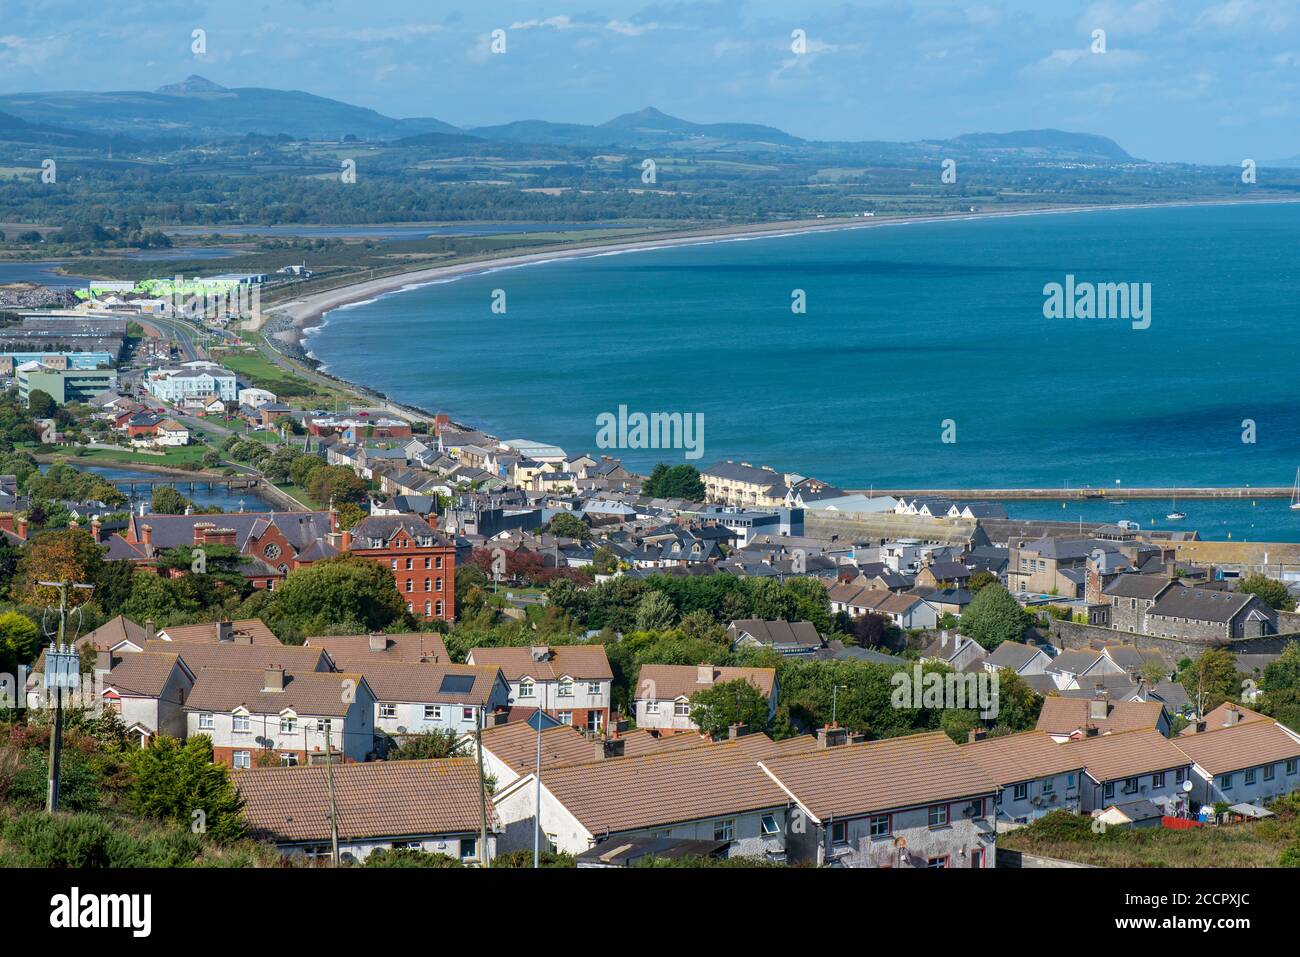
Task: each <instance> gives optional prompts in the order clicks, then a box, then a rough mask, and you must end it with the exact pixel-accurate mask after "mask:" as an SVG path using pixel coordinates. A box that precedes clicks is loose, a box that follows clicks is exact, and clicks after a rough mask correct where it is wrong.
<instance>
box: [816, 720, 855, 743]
mask: <svg viewBox="0 0 1300 957" xmlns="http://www.w3.org/2000/svg"><path fill="white" fill-rule="evenodd" d="M848 740H849V732H848V729H847V728H841V727H839V726H838V725H836V726H834V727H832V726H831V725H829V724H828V725H826V726H825V727H824V728H820V729H818V731H817V747H819V748H837V747H839V746H840V745H842V744H847V743H848Z"/></svg>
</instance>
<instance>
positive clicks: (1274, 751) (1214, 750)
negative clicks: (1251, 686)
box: [1174, 718, 1300, 775]
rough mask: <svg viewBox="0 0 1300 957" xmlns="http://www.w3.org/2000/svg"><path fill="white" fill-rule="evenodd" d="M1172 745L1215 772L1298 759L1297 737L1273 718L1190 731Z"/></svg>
mask: <svg viewBox="0 0 1300 957" xmlns="http://www.w3.org/2000/svg"><path fill="white" fill-rule="evenodd" d="M1174 746H1175V747H1177V748H1178V750H1179V751H1181V752H1182V753H1183V754H1185V755H1187V756H1188V757H1189V758H1191V759H1192V760H1193V761H1195V762H1196V763H1197V764H1199V765H1200V766H1201V767H1203V768H1204V769H1205V770H1206V771H1208V772H1209V773H1210V774H1214V775H1219V774H1227V773H1228V772H1229V771H1241V770H1244V769H1246V768H1253V767H1257V766H1258V765H1261V764H1275V763H1277V762H1279V761H1290V760H1292V759H1295V758H1300V737H1297V736H1296V735H1294V734H1292V733H1291V732H1289V731H1287V730H1286V729H1284V728H1283V727H1282V726H1281V725H1280V724H1278V723H1277V722H1276V721H1274V720H1273V719H1272V718H1260V719H1258V720H1249V721H1242V722H1240V723H1239V724H1235V725H1232V726H1231V727H1218V728H1214V729H1213V730H1209V731H1202V732H1201V733H1200V734H1189V735H1187V736H1186V737H1179V738H1175V739H1174Z"/></svg>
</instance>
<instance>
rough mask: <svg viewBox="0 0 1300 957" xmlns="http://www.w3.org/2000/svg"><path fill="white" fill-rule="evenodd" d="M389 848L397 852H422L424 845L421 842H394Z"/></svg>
mask: <svg viewBox="0 0 1300 957" xmlns="http://www.w3.org/2000/svg"><path fill="white" fill-rule="evenodd" d="M389 847H391V848H392V849H393V850H395V851H418V850H422V849H423V847H424V845H423V844H421V843H420V842H419V841H393V843H392V844H390V845H389Z"/></svg>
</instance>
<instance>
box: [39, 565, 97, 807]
mask: <svg viewBox="0 0 1300 957" xmlns="http://www.w3.org/2000/svg"><path fill="white" fill-rule="evenodd" d="M39 584H41V585H43V586H45V587H46V588H56V589H58V592H59V628H58V638H57V641H52V642H51V643H50V647H49V648H48V649H47V650H46V652H45V688H46V691H52V692H54V727H53V728H52V729H51V730H50V767H49V778H48V781H47V786H46V790H45V811H46V813H48V814H53V813H54V812H55V810H57V809H58V806H59V759H60V757H61V756H62V752H63V690H64V689H65V688H67V689H72V688H77V687H79V686H80V684H81V660H80V657H79V656H78V654H77V652H76V650H75V649H73V647H72V646H71V645H69V644H67V643H65V640H64V639H65V638H66V637H67V626H68V589H69V588H73V589H79V590H81V591H92V590H93V589H94V587H95V586H94V585H87V584H84V583H82V582H47V581H43V582H39Z"/></svg>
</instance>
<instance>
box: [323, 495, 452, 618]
mask: <svg viewBox="0 0 1300 957" xmlns="http://www.w3.org/2000/svg"><path fill="white" fill-rule="evenodd" d="M344 541H345V543H346V544H345V545H344V547H345V548H346V549H348V550H350V551H352V552H354V553H356V554H358V555H361V556H363V557H364V558H368V559H371V560H372V561H377V562H382V563H384V564H386V565H387V566H388V567H389V568H390V569H391V570H392V573H393V579H394V581H395V583H396V585H397V591H398V593H399V594H400V595H401V596H402V598H403V599H405V601H406V607H407V609H408V610H409V611H410V612H411V614H413V615H415V616H416V617H417V618H437V619H441V620H442V621H455V619H456V545H455V543H454V542H452V541H451V540H450V539H448V538H447V537H446V536H445V535H443V534H441V533H440V532H438V531H436V530H435V529H434V528H433V527H432V526H431V525H430V524H429V523H428V522H426V521H425V520H424V519H422V518H420V517H419V516H418V515H372V516H370V517H369V518H367V519H365V520H364V521H363V522H362V523H361V524H360V525H358V526H357V527H356V528H355V529H353V530H352V532H351V533H346V532H345V533H344Z"/></svg>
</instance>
